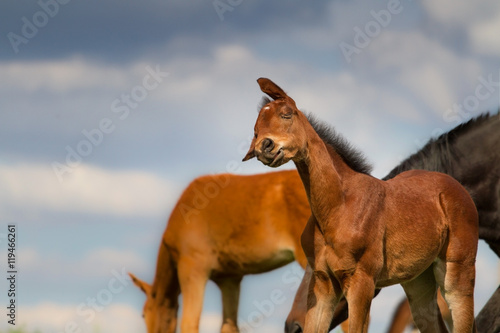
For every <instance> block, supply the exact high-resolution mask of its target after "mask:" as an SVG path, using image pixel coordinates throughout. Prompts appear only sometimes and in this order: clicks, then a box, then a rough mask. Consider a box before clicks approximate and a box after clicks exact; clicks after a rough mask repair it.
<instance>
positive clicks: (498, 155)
mask: <svg viewBox="0 0 500 333" xmlns="http://www.w3.org/2000/svg"><path fill="white" fill-rule="evenodd" d="M499 128H500V113H498V114H496V115H493V116H490V115H488V114H483V115H481V116H479V117H477V118H474V119H471V120H469V121H467V122H465V123H463V124H460V125H458V126H457V127H455V128H453V129H452V130H450V131H449V132H447V133H444V134H442V135H441V136H439V137H438V138H434V139H431V140H429V142H428V143H427V144H426V145H425V146H424V147H423V148H422V149H420V150H419V151H418V152H416V153H415V154H413V155H411V156H410V157H408V158H407V159H405V160H404V161H403V162H401V163H400V164H399V165H398V166H397V167H395V168H394V169H393V170H392V171H390V172H389V174H388V175H387V176H385V177H384V178H383V180H389V179H391V178H394V177H395V176H397V175H398V174H400V173H401V172H403V171H407V170H412V169H424V170H428V171H439V172H444V173H446V174H448V175H450V176H452V177H453V178H455V179H457V180H458V181H459V182H460V183H461V184H462V185H464V187H465V188H466V189H467V190H468V191H469V193H471V194H472V198H473V200H474V203H475V204H476V207H477V210H478V213H479V238H480V239H483V240H484V241H485V242H486V243H487V244H488V245H489V246H490V248H491V249H492V250H493V251H494V252H495V253H496V254H497V256H499V257H500V130H499ZM309 271H310V268H309V267H307V268H306V274H305V275H304V278H303V280H302V282H301V285H300V286H299V289H298V291H297V295H296V297H295V300H294V303H293V307H292V310H291V311H290V314H289V315H288V318H287V320H286V324H285V332H286V333H300V332H302V328H303V327H304V321H305V316H306V310H307V286H308V285H309V276H310V272H309ZM439 298H440V294H438V304H440V299H439ZM441 304H442V302H441ZM440 308H441V309H443V307H441V306H440ZM398 309H399V310H400V311H398V312H397V315H396V316H395V317H394V319H393V322H392V324H391V327H390V329H389V332H391V333H402V332H403V331H404V329H403V328H404V326H406V323H413V321H412V318H411V314H410V312H409V305H408V304H407V302H406V301H405V303H403V304H401V306H400V307H398ZM405 309H408V311H405ZM336 312H337V313H336V315H335V316H334V320H333V321H332V323H331V326H330V329H333V328H334V327H335V326H337V325H338V323H339V322H341V321H342V320H344V319H347V304H345V300H343V301H342V303H341V304H339V305H338V306H337V309H336ZM492 313H500V293H499V292H497V293H495V294H493V296H492V297H491V298H490V301H489V302H488V303H487V304H486V305H485V306H484V308H483V309H482V310H481V312H480V313H479V314H478V316H477V317H476V324H477V329H478V331H479V332H484V333H496V332H498V331H499V329H500V325H499V324H498V323H495V317H494V316H492V315H491V314H492ZM445 314H446V315H447V316H449V314H448V311H446V313H445ZM499 322H500V321H499ZM449 326H450V325H449Z"/></svg>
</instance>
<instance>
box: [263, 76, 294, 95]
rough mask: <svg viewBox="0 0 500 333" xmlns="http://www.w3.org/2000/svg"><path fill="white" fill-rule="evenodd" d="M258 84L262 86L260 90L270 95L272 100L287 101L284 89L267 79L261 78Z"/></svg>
mask: <svg viewBox="0 0 500 333" xmlns="http://www.w3.org/2000/svg"><path fill="white" fill-rule="evenodd" d="M257 83H258V84H259V86H260V90H262V92H264V93H266V94H268V95H269V96H270V97H271V98H272V99H286V98H287V97H288V95H287V94H286V92H284V91H283V89H281V88H280V87H278V85H277V84H276V83H274V82H273V81H271V80H269V79H267V78H265V77H261V78H260V79H258V80H257Z"/></svg>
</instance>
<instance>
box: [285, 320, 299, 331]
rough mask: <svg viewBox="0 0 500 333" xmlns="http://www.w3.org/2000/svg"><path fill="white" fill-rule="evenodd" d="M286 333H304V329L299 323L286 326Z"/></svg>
mask: <svg viewBox="0 0 500 333" xmlns="http://www.w3.org/2000/svg"><path fill="white" fill-rule="evenodd" d="M285 333H302V327H301V326H300V324H299V323H297V322H293V323H288V324H285Z"/></svg>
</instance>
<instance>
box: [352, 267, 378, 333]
mask: <svg viewBox="0 0 500 333" xmlns="http://www.w3.org/2000/svg"><path fill="white" fill-rule="evenodd" d="M345 285H346V286H349V287H348V288H347V289H346V290H344V294H345V298H346V300H347V303H348V304H349V332H363V333H366V332H368V324H369V314H370V305H371V303H372V299H373V297H374V296H375V281H374V278H373V277H372V276H370V275H368V274H366V273H365V272H363V271H362V270H361V269H358V270H357V271H356V272H355V273H354V274H353V275H352V276H351V277H349V278H348V279H346V281H345Z"/></svg>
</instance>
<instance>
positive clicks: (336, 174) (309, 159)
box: [295, 122, 357, 230]
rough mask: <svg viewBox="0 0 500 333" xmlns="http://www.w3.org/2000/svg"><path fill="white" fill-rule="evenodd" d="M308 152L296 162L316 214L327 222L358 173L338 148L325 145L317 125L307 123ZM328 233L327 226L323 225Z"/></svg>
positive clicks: (318, 218)
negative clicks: (346, 185) (346, 183)
mask: <svg viewBox="0 0 500 333" xmlns="http://www.w3.org/2000/svg"><path fill="white" fill-rule="evenodd" d="M304 126H305V129H306V133H307V143H306V145H307V151H306V153H305V154H304V155H305V157H304V158H303V159H301V160H300V161H295V165H296V167H297V170H298V172H299V174H300V177H301V179H302V182H303V183H304V187H305V189H306V193H307V197H308V199H309V204H310V206H311V210H312V212H313V215H314V216H315V217H316V220H318V222H320V221H326V220H327V219H326V217H328V216H329V215H330V214H331V213H332V211H333V210H335V209H337V208H338V207H340V205H342V203H343V199H344V193H343V188H344V186H343V185H344V183H345V182H346V181H348V180H349V178H350V177H352V176H353V175H355V174H357V172H356V171H354V170H353V169H351V168H350V167H349V166H348V165H347V164H346V162H345V161H344V160H343V159H342V157H341V156H340V155H339V154H338V153H337V151H336V150H335V148H334V147H332V146H330V145H329V144H327V143H325V142H324V141H323V139H322V138H321V137H320V136H319V135H318V133H317V132H316V130H315V129H314V128H313V126H312V125H311V124H310V123H309V122H307V123H305V125H304ZM325 184H328V186H325ZM320 227H321V229H322V230H324V227H325V226H321V225H320Z"/></svg>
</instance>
